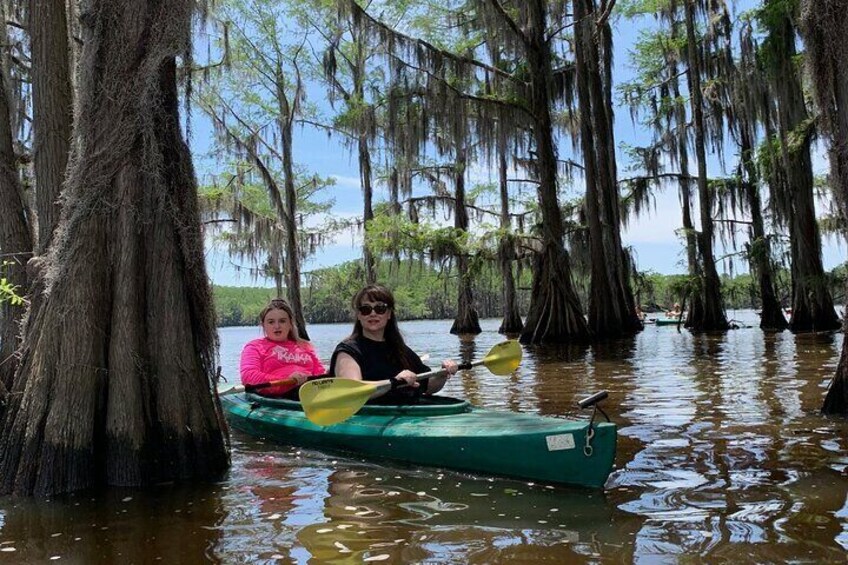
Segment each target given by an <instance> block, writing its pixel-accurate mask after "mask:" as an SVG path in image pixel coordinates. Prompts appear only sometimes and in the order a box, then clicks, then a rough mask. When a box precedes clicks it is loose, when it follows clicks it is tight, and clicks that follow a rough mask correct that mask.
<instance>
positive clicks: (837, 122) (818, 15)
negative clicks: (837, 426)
mask: <svg viewBox="0 0 848 565" xmlns="http://www.w3.org/2000/svg"><path fill="white" fill-rule="evenodd" d="M801 25H802V32H803V34H804V39H805V41H806V44H807V66H808V68H809V69H810V71H811V73H810V74H811V75H812V78H813V91H814V93H815V97H816V101H817V102H818V106H819V109H820V110H821V116H822V120H821V122H822V126H823V127H822V129H823V130H824V131H825V132H826V133H827V135H828V137H829V138H830V139H829V141H830V146H829V157H830V182H831V183H833V191H834V194H835V195H836V199H837V202H839V205H840V209H841V212H842V218H843V220H844V219H845V218H848V67H846V64H845V61H846V57H848V44H846V37H848V1H846V0H805V1H804V2H802V7H801ZM846 290H848V289H846ZM842 323H843V330H845V329H846V326H845V323H846V320H845V319H843V321H842ZM822 412H823V413H825V414H843V415H844V414H848V340H844V341H843V342H842V354H841V355H840V357H839V365H838V366H837V367H836V374H835V375H834V376H833V380H832V381H831V383H830V387H829V388H828V391H827V395H826V396H825V399H824V404H823V406H822Z"/></svg>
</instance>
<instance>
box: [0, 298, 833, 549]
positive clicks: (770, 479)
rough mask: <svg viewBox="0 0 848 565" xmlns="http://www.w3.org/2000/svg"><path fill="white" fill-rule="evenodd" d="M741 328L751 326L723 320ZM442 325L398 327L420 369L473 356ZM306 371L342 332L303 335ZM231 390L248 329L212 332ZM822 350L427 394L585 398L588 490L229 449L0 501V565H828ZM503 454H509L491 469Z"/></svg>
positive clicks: (668, 338) (706, 349)
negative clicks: (591, 404)
mask: <svg viewBox="0 0 848 565" xmlns="http://www.w3.org/2000/svg"><path fill="white" fill-rule="evenodd" d="M728 315H729V317H733V318H735V319H737V320H739V321H740V322H742V324H743V325H744V324H750V325H754V324H756V322H757V319H756V316H755V314H754V313H753V312H729V313H728ZM481 324H482V326H483V329H484V332H483V333H482V334H481V335H479V336H477V337H475V338H474V339H473V340H461V339H460V338H458V337H456V336H452V335H450V334H449V333H448V330H449V328H450V321H423V322H409V323H404V324H402V329H403V330H404V333H405V335H406V337H407V341H408V342H409V344H410V345H411V346H412V348H413V349H415V350H416V351H417V352H419V353H422V354H424V353H426V354H429V355H430V358H431V360H430V364H431V365H433V366H437V365H438V360H439V359H441V358H443V357H448V356H449V357H454V358H461V359H464V360H470V359H475V358H480V357H482V356H483V355H485V353H486V352H487V351H488V349H489V348H490V347H491V346H492V345H494V344H495V343H497V342H499V341H501V340H502V339H503V337H502V336H500V335H498V334H497V328H498V325H499V320H484V321H483V322H482V323H481ZM309 329H310V334H311V337H312V339H313V342H314V343H315V344H316V347H317V349H318V350H319V353H320V354H321V356H322V357H324V358H326V357H329V354H330V353H331V351H332V348H333V346H334V345H335V343H336V342H337V341H338V340H340V339H341V338H343V337H344V336H345V335H347V333H348V332H349V331H350V325H349V324H341V325H339V324H333V325H320V326H312V327H310V328H309ZM220 335H221V346H222V349H221V365H222V367H223V370H224V374H225V375H227V376H229V377H230V378H231V380H232V379H237V364H238V357H239V353H240V350H241V347H242V346H243V345H244V343H246V342H247V341H249V340H250V339H253V338H255V337H258V336H259V329H258V328H223V329H221V330H220ZM841 345H842V335H841V334H837V335H833V336H793V335H792V334H791V333H789V332H784V333H780V334H776V335H775V334H763V332H761V331H760V330H759V329H758V328H756V327H751V328H742V329H738V330H734V331H730V332H727V333H726V334H717V335H699V336H693V335H691V334H689V333H688V332H686V331H683V332H678V331H677V329H676V328H675V327H668V326H664V327H656V326H651V325H649V326H647V327H646V329H645V331H643V332H642V333H640V334H639V335H638V336H636V337H635V338H632V339H627V340H621V341H617V342H613V343H606V344H602V345H595V346H585V347H545V348H537V347H525V350H524V361H523V363H522V365H521V367H520V368H519V370H518V371H517V372H516V374H514V375H512V376H509V377H497V376H494V375H491V374H488V373H487V371H486V370H485V369H484V368H477V369H475V370H473V371H470V372H468V373H465V374H463V375H462V376H459V377H456V378H453V379H452V380H451V381H449V383H448V385H447V387H446V389H445V391H444V394H448V395H451V396H458V397H463V398H467V399H468V400H470V401H471V402H473V403H475V404H478V405H482V406H486V407H490V408H497V409H501V410H508V411H516V412H532V413H538V414H547V415H552V416H557V417H586V416H588V415H587V414H585V413H581V411H580V410H579V409H578V408H577V406H576V401H577V400H578V399H580V398H582V397H584V396H588V395H589V394H591V393H594V392H596V391H599V390H608V391H609V393H610V397H609V399H608V400H606V401H605V402H604V408H605V409H606V411H607V413H608V414H609V415H610V417H611V418H612V419H613V421H615V422H617V423H618V424H619V443H618V453H617V457H616V468H615V470H614V471H613V474H612V475H611V477H610V479H609V481H608V483H607V485H606V488H605V489H604V490H603V491H592V490H584V489H576V488H564V487H550V486H544V485H537V484H528V483H526V482H521V481H515V480H509V479H502V478H493V477H488V476H483V475H479V476H474V475H469V474H465V473H458V472H452V471H446V470H440V469H426V468H424V469H422V468H415V467H410V466H406V465H402V464H397V463H388V462H385V461H366V460H361V459H358V458H355V457H345V456H341V455H338V454H331V453H321V452H317V451H313V450H308V449H300V448H293V447H287V446H276V445H272V444H267V443H263V442H261V441H258V440H255V439H253V438H250V437H247V436H245V435H242V434H240V433H238V432H233V436H232V462H233V465H232V469H231V470H230V472H229V474H228V475H227V477H226V478H225V479H224V480H222V481H221V482H219V483H217V484H213V485H194V486H174V485H166V486H160V487H157V488H154V489H152V490H147V491H138V490H131V489H109V490H106V491H102V492H93V493H85V494H77V495H74V496H70V497H65V498H62V499H61V500H52V501H33V500H22V499H12V498H5V499H0V564H2V563H44V562H47V561H49V560H51V559H54V560H56V561H59V562H61V563H85V564H99V563H104V564H105V563H155V562H162V563H199V562H223V563H257V562H258V563H363V562H386V563H401V562H403V563H475V564H483V563H487V564H488V563H535V562H550V563H584V562H590V563H598V562H604V563H629V562H639V563H718V562H734V563H737V562H750V563H784V562H795V563H825V562H833V563H844V562H845V561H846V555H848V499H846V497H847V496H848V473H847V472H846V468H848V448H846V443H848V439H847V438H848V434H847V433H846V432H848V422H846V421H845V420H843V419H828V418H824V417H822V416H820V415H819V414H818V410H819V408H820V406H821V404H822V399H823V398H824V394H825V391H826V389H827V386H828V383H829V381H830V379H831V377H832V375H833V373H834V371H835V369H836V363H837V361H838V358H839V352H840V348H841ZM504 457H509V454H508V453H504Z"/></svg>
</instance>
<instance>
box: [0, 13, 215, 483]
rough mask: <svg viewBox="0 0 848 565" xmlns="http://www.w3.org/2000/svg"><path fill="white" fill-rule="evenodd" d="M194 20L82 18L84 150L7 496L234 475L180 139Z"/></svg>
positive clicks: (2, 468) (24, 368)
mask: <svg viewBox="0 0 848 565" xmlns="http://www.w3.org/2000/svg"><path fill="white" fill-rule="evenodd" d="M193 6H194V3H193V2H190V1H188V0H171V1H146V0H93V1H92V2H91V3H90V4H89V5H88V6H87V11H86V12H85V13H83V14H81V21H82V22H83V35H84V45H85V46H84V48H83V52H82V56H81V61H80V71H81V75H80V90H79V97H80V101H79V116H78V119H77V122H76V128H77V129H76V131H75V134H76V135H75V139H77V140H78V141H79V147H78V148H77V149H76V155H75V156H76V158H75V159H74V161H73V163H72V166H71V167H70V168H69V170H68V177H67V184H66V189H65V195H66V198H65V206H64V208H63V210H62V217H61V221H60V225H59V228H58V231H57V233H56V236H55V238H54V240H53V244H52V245H51V248H50V254H49V258H48V262H49V267H50V268H49V269H48V271H47V272H48V276H47V279H46V293H47V294H46V297H45V299H44V303H43V305H42V307H41V308H39V309H38V311H37V312H36V315H35V316H34V318H32V319H31V320H30V322H29V324H28V328H27V334H26V337H25V343H24V357H23V358H22V361H21V366H20V368H19V369H18V372H17V375H16V378H15V383H14V391H15V392H16V393H18V394H15V395H13V397H12V401H11V403H10V409H9V411H8V412H7V415H6V418H5V420H4V421H3V426H2V427H3V429H2V435H0V492H3V493H11V492H14V493H17V494H32V493H35V494H39V495H53V494H56V493H62V492H69V491H73V490H78V489H84V488H88V487H92V486H95V485H99V484H108V485H144V484H150V483H154V482H161V481H169V480H179V479H183V480H190V479H212V478H216V477H219V476H220V475H221V473H222V472H223V471H224V470H225V469H226V468H227V466H228V464H229V461H228V454H227V450H226V447H225V442H224V436H223V432H222V428H221V424H222V420H221V417H222V414H221V410H220V406H219V405H218V404H217V402H216V401H215V398H214V391H213V389H214V387H215V367H214V365H215V347H216V342H217V336H216V330H215V324H214V312H213V308H212V296H211V289H210V287H209V283H208V279H207V276H206V271H205V267H204V258H203V242H202V237H201V234H200V222H199V212H198V208H197V188H196V184H195V179H194V170H193V167H192V163H191V155H190V153H189V151H188V147H187V146H186V145H185V143H184V142H183V140H182V138H181V132H180V128H179V115H178V98H177V84H176V63H175V58H176V57H177V56H182V57H186V58H187V59H190V57H188V56H187V54H189V53H190V52H191V48H190V42H191V35H190V34H191V16H192V10H193ZM57 319H59V320H62V324H61V326H57V324H56V320H57Z"/></svg>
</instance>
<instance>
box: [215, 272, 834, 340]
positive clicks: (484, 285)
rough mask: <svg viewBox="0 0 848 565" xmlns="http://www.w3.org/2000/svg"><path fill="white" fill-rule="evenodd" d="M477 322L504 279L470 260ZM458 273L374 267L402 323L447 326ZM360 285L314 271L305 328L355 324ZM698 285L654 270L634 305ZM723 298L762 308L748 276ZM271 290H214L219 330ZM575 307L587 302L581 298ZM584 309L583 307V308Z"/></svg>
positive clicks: (733, 280)
mask: <svg viewBox="0 0 848 565" xmlns="http://www.w3.org/2000/svg"><path fill="white" fill-rule="evenodd" d="M468 275H469V276H471V278H472V281H473V287H474V298H475V302H476V305H477V311H478V314H479V315H480V317H481V318H498V317H500V316H501V315H502V312H503V303H502V300H503V298H502V292H501V288H502V278H501V275H500V272H499V270H498V269H497V267H495V266H494V265H493V264H492V263H491V262H484V261H472V266H471V269H470V270H469V273H468ZM789 276H790V275H789V271H788V269H781V270H778V271H777V272H776V277H777V282H776V284H777V287H778V298H779V299H780V300H781V302H783V304H784V305H785V306H789V305H790V304H791V290H790V284H789V281H790V279H789ZM458 277H459V273H457V272H456V269H455V268H453V267H452V266H450V265H441V264H438V263H427V262H425V261H414V260H404V261H401V263H400V264H399V265H392V264H391V263H390V262H387V261H383V262H381V263H380V264H378V266H377V280H378V281H379V282H380V283H381V284H385V285H386V286H388V287H389V288H391V289H392V291H393V292H394V294H395V298H396V300H397V314H398V317H399V319H402V320H420V319H450V318H453V317H454V316H455V315H456V288H457V280H458ZM530 277H531V273H530V271H529V270H527V269H525V270H522V271H521V273H520V276H519V278H518V279H517V281H516V284H517V288H518V302H519V311H520V312H522V314H523V315H526V314H527V310H528V308H529V305H530V288H531V280H530ZM364 279H365V271H364V268H363V265H362V263H361V262H359V261H350V262H348V263H344V264H342V265H338V266H335V267H329V268H326V269H319V270H317V271H313V272H312V273H310V276H309V284H308V285H307V287H305V288H304V289H303V291H304V296H303V304H304V316H305V317H306V320H307V321H308V322H309V323H311V324H316V323H334V322H351V323H352V322H353V314H352V311H351V305H350V300H351V298H352V297H353V295H354V294H356V292H357V291H358V290H359V289H360V288H361V287H362V285H363V282H362V281H363V280H364ZM846 281H848V263H845V264H843V265H840V266H839V267H837V268H836V269H834V270H833V271H832V272H831V273H829V274H828V275H827V282H828V288H829V290H830V292H831V294H832V296H833V297H834V299H835V301H836V303H841V302H842V301H843V300H844V296H845V284H846ZM700 284H701V281H700V280H699V279H698V278H697V277H690V276H688V275H661V274H658V273H655V272H652V271H644V272H638V273H635V275H634V277H633V289H634V294H635V297H636V301H637V302H638V303H639V304H640V305H641V307H642V310H643V311H645V312H648V313H650V312H659V311H662V312H664V311H666V310H668V309H669V308H671V306H672V305H673V304H674V303H675V302H679V303H683V297H684V296H688V295H691V293H692V292H696V291H697V290H698V286H699V285H700ZM721 289H722V299H723V303H724V307H725V308H726V309H728V310H738V309H747V308H751V309H758V308H760V307H761V304H760V300H759V296H758V288H757V282H756V279H755V278H754V277H752V276H751V275H750V274H748V273H745V274H741V275H736V276H729V275H723V276H722V277H721ZM275 296H276V291H275V290H273V289H268V288H241V287H221V286H216V287H215V308H216V312H217V315H218V322H219V325H221V326H245V325H257V324H258V323H259V321H258V318H259V311H260V310H261V309H262V308H263V307H264V306H265V304H267V302H268V300H270V299H271V298H273V297H275ZM581 300H582V301H583V302H584V303H585V302H586V300H588V296H587V295H586V293H585V292H584V293H582V295H581ZM585 307H586V305H585V304H584V308H585Z"/></svg>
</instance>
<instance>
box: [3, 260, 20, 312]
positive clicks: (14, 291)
mask: <svg viewBox="0 0 848 565" xmlns="http://www.w3.org/2000/svg"><path fill="white" fill-rule="evenodd" d="M9 264H10V263H9V261H4V262H3V265H2V266H3V267H4V268H5V267H6V266H7V265H9ZM4 302H10V303H12V304H13V305H15V306H22V305H23V304H24V302H25V301H24V297H23V296H20V295H19V294H18V287H17V286H15V285H13V284H12V283H11V282H9V279H7V278H6V277H5V276H2V270H0V304H2V303H4Z"/></svg>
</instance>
